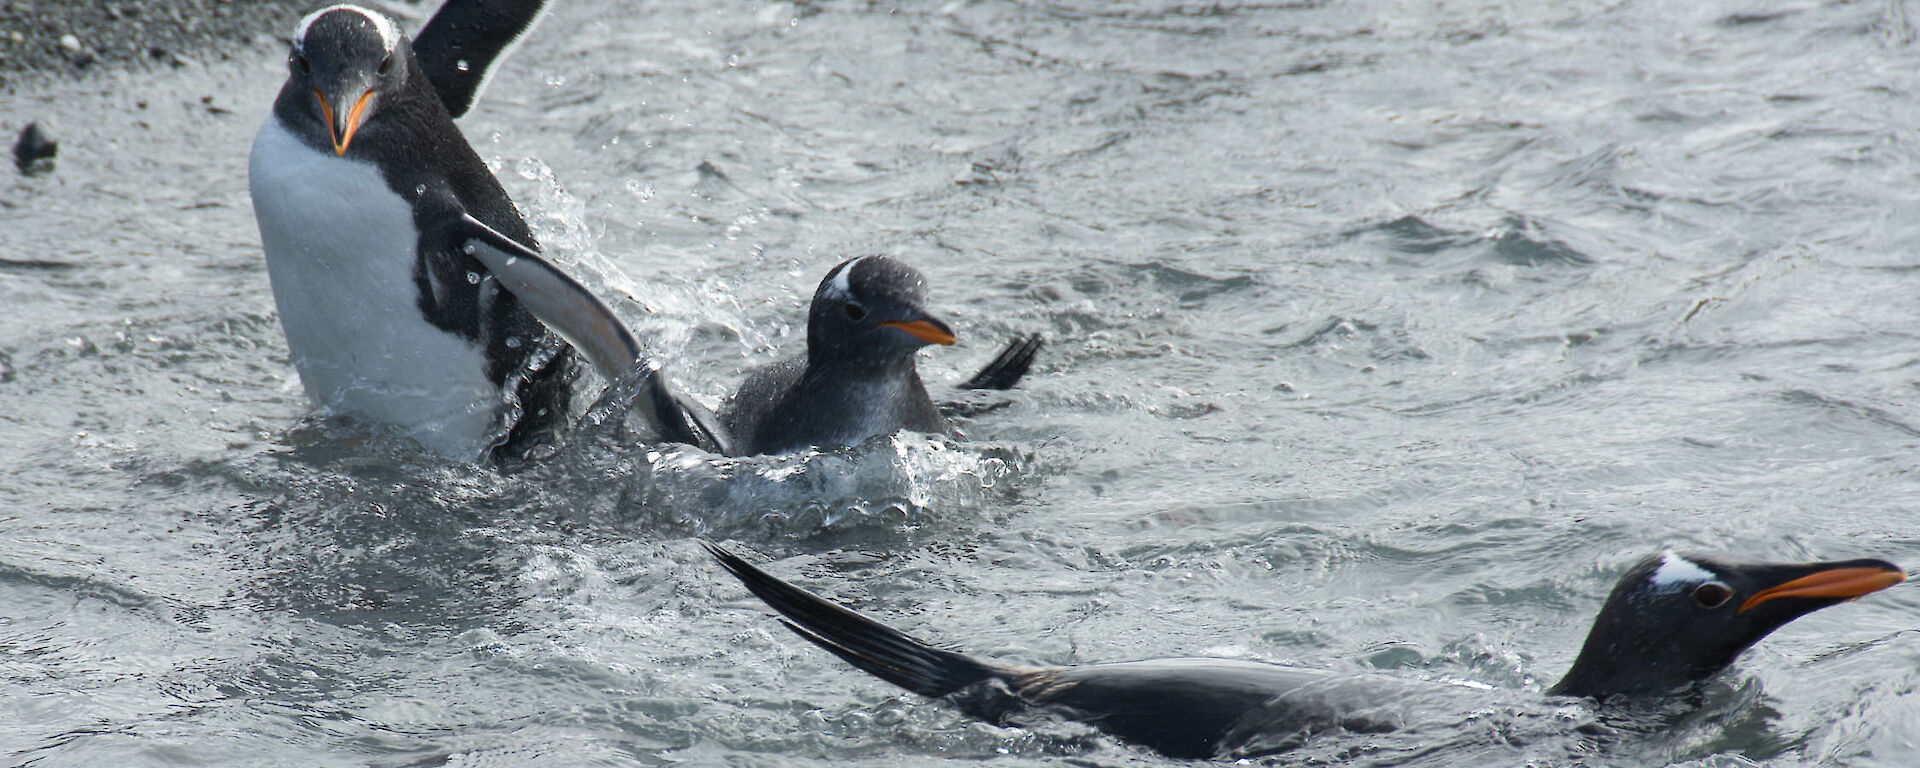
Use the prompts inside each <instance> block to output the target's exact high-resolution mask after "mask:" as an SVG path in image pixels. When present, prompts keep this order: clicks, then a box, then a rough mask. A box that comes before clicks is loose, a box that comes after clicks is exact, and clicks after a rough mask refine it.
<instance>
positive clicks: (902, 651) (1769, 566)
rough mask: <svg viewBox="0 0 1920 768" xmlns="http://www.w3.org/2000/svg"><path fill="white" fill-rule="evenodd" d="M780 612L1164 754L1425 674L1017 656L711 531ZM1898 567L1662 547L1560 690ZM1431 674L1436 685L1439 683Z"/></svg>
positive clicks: (1368, 701)
mask: <svg viewBox="0 0 1920 768" xmlns="http://www.w3.org/2000/svg"><path fill="white" fill-rule="evenodd" d="M706 547H707V550H708V551H709V552H711V553H712V554H713V556H714V557H715V558H718V559H719V561H720V564H721V565H722V566H724V567H725V568H726V569H727V570H728V571H729V572H731V573H732V574H733V575H734V576H736V577H738V578H739V579H740V581H741V583H743V584H745V585H746V587H747V590H748V591H750V592H752V593H753V594H754V596H756V597H758V598H760V599H761V600H762V601H764V602H765V603H766V604H767V605H768V606H770V607H772V608H773V609H774V610H776V611H778V612H780V614H781V615H782V616H784V617H786V618H785V620H783V621H782V622H781V623H782V624H785V625H786V626H787V628H788V629H791V630H793V631H794V633H795V634H798V635H799V636H800V637H802V638H804V639H806V640H807V641H808V642H811V643H813V644H815V645H818V646H820V647H821V648H824V649H826V650H827V651H828V652H830V653H832V654H834V655H835V656H839V657H840V658H841V659H843V660H845V661H846V662H847V663H849V664H852V665H853V666H855V667H858V668H859V669H861V670H863V671H865V672H867V673H869V674H872V675H874V676H875V677H878V678H880V679H882V680H886V681H887V682H890V683H893V684H894V685H898V686H900V687H902V688H905V689H907V690H909V691H913V692H914V693H918V694H921V695H923V696H930V697H939V696H948V695H951V694H961V695H959V696H955V699H956V700H957V701H959V703H961V705H962V706H963V707H966V708H967V710H968V712H969V714H973V715H975V716H979V717H985V718H988V719H993V720H999V719H1001V718H1003V717H1005V716H1006V715H1008V714H1011V713H1015V712H1019V711H1023V710H1044V711H1046V712H1050V713H1054V714H1056V715H1057V716H1060V717H1065V718H1069V719H1073V720H1079V721H1083V722H1086V723H1089V724H1092V725H1094V726H1095V727H1097V728H1100V729H1101V730H1103V731H1105V732H1107V733H1108V734H1111V735H1112V736H1114V737H1115V738H1118V739H1120V740H1123V741H1127V742H1131V743H1135V744H1139V745H1142V746H1145V747H1148V748H1150V749H1153V750H1155V751H1158V752H1161V753H1163V754H1166V755H1168V756H1171V757H1185V758H1205V757H1227V756H1232V757H1247V756H1257V755H1259V754H1269V753H1271V752H1273V751H1278V750H1277V749H1275V748H1273V747H1268V746H1265V745H1271V744H1295V743H1297V741H1298V738H1297V737H1299V736H1300V735H1301V734H1304V733H1313V732H1322V731H1326V730H1331V729H1333V728H1347V729H1348V730H1360V731H1365V730H1385V729H1391V728H1392V723H1390V722H1386V723H1365V722H1360V723H1356V722H1355V719H1356V718H1357V717H1359V718H1363V717H1364V714H1360V715H1357V714H1356V713H1366V712H1368V711H1369V710H1372V709H1384V708H1390V707H1391V706H1392V705H1393V702H1394V701H1395V700H1397V699H1399V698H1401V697H1405V696H1408V695H1409V691H1411V690H1412V686H1415V685H1422V684H1421V683H1420V682H1419V681H1408V680H1401V679H1397V678H1392V677H1388V676H1384V675H1341V674H1336V673H1332V672H1326V671H1320V670H1312V669H1302V668H1297V667H1286V666H1280V665H1277V664H1263V663H1259V662H1252V661H1243V660H1236V659H1152V660H1147V661H1129V662H1119V663H1111V664H1086V665H1074V666H1063V667H1021V666H1015V665H1011V664H1003V663H999V662H993V661H987V660H982V659H976V658H973V657H971V656H967V655H964V654H961V653H957V652H954V651H948V650H942V649H940V648H936V647H934V646H932V645H930V644H927V643H924V642H921V641H919V640H915V639H913V638H911V637H908V636H907V635H905V634H902V633H900V632H898V631H896V630H894V629H892V628H889V627H887V626H885V625H883V624H881V623H879V622H877V621H874V620H872V619H869V618H867V617H865V616H862V615H860V614H858V613H855V612H853V611H851V610H848V609H847V608H844V607H842V606H840V605H837V604H834V603H832V602H830V601H828V600H826V599H823V598H821V597H819V596H817V595H814V594H812V593H810V592H807V591H805V590H803V589H800V588H799V587H796V586H793V585H791V584H788V583H786V582H784V581H781V580H780V579H777V578H775V577H773V576H771V575H769V574H767V573H766V572H764V571H762V570H760V569H758V568H756V567H754V566H753V565H752V564H750V563H748V562H747V561H745V560H743V559H741V558H740V557H738V556H736V555H734V554H732V553H730V552H727V551H726V550H724V549H721V548H720V547H718V546H716V545H714V544H711V543H708V544H706ZM1905 579H1906V574H1905V572H1904V571H1902V570H1901V569H1900V568H1899V567H1898V566H1895V565H1894V564H1892V563H1888V562H1885V561H1881V560H1847V561H1841V562H1829V563H1803V564H1792V565H1790V564H1777V563H1757V562H1747V561H1740V560H1734V559H1729V558H1725V557H1718V556H1712V555H1704V554H1676V553H1673V552H1663V553H1660V554H1656V555H1653V556H1651V557H1648V558H1646V559H1644V560H1642V561H1640V562H1639V563H1638V564H1637V565H1635V566H1633V567H1632V568H1631V569H1628V571H1627V573H1626V574H1625V575H1623V576H1621V577H1620V580H1619V581H1618V582H1617V584H1616V585H1615V587H1614V589H1613V593H1612V594H1611V595H1609V596H1608V597H1607V601H1606V603H1605V605H1603V606H1602V607H1601V609H1600V614H1599V616H1597V617H1595V618H1594V622H1593V629H1592V631H1591V633H1590V634H1589V635H1588V637H1587V641H1586V644H1585V645H1584V646H1583V647H1582V648H1581V650H1580V655H1579V656H1578V657H1577V658H1576V659H1575V660H1574V663H1573V667H1572V669H1570V670H1569V671H1568V672H1567V675H1566V677H1565V678H1563V679H1561V681H1560V682H1559V683H1558V684H1556V685H1554V686H1553V687H1552V688H1550V689H1548V693H1549V694H1552V695H1558V696H1573V697H1585V698H1592V699H1598V700H1603V701H1605V700H1613V699H1615V698H1616V697H1647V696H1660V695H1666V694H1673V693H1679V692H1683V691H1685V690H1686V689H1688V688H1689V687H1691V686H1693V685H1694V684H1697V683H1699V682H1701V681H1703V680H1705V679H1706V678H1708V677H1711V676H1712V675H1714V674H1715V673H1717V672H1719V671H1720V670H1721V669H1724V668H1725V667H1726V666H1727V665H1729V664H1731V663H1733V660H1734V658H1735V657H1737V656H1739V655H1740V653H1741V652H1742V651H1744V650H1746V649H1747V647H1749V646H1751V645H1753V644H1754V643H1755V642H1757V641H1758V640H1760V638H1762V637H1765V636H1766V635H1767V634H1768V633H1769V632H1772V631H1773V630H1775V629H1778V628H1779V627H1780V626H1782V625H1784V624H1786V623H1787V622H1789V621H1792V620H1794V619H1795V618H1798V617H1800V616H1803V615H1805V614H1807V613H1810V612H1812V611H1815V610H1818V609H1820V608H1825V607H1827V606H1830V605H1834V604H1836V603H1840V602H1844V601H1847V600H1852V599H1854V598H1857V597H1860V596H1862V595H1866V594H1869V593H1872V592H1877V591H1879V590H1882V589H1885V588H1887V587H1890V586H1893V585H1894V584H1898V583H1900V582H1901V581H1904V580H1905ZM1433 685H1439V684H1433Z"/></svg>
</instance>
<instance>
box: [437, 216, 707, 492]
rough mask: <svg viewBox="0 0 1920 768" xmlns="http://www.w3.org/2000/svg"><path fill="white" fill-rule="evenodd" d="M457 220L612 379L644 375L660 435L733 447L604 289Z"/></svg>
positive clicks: (466, 243) (550, 322)
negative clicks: (603, 295)
mask: <svg viewBox="0 0 1920 768" xmlns="http://www.w3.org/2000/svg"><path fill="white" fill-rule="evenodd" d="M451 226H452V229H453V231H452V232H450V233H449V236H450V238H451V242H453V243H456V244H458V245H459V247H460V250H461V251H462V252H464V253H466V254H467V255H470V256H472V257H474V258H475V259H477V260H479V261H480V263H481V264H484V265H486V267H487V271H489V272H492V273H493V276H494V278H495V279H497V280H499V281H500V285H501V287H503V288H506V289H507V291H508V292H509V293H512V294H513V295H514V297H515V298H518V299H519V300H520V303H521V304H523V305H525V306H526V308H527V311H529V312H532V313H533V316H534V317H537V318H539V319H540V322H542V323H545V324H546V325H547V327H549V328H552V329H553V330H554V332H555V333H558V334H560V335H561V337H563V338H565V339H566V340H567V342H568V343H570V344H572V345H573V346H574V348H575V349H578V350H580V351H581V352H582V353H583V354H585V355H586V356H587V359H588V360H591V361H592V362H593V365H594V367H595V368H597V369H599V371H600V373H601V375H603V376H605V377H606V378H607V381H609V382H612V383H614V384H616V385H619V384H621V383H622V382H624V381H626V380H627V378H629V377H635V378H637V381H636V382H635V383H634V387H635V391H634V393H633V401H634V402H635V403H636V404H639V405H642V406H643V407H642V408H641V412H642V415H644V416H645V417H646V419H647V423H648V425H649V426H651V427H652V428H653V429H654V431H655V432H656V433H658V435H659V437H660V438H661V439H663V440H666V441H669V442H675V443H686V444H688V445H693V446H697V447H699V448H701V449H703V450H707V451H711V452H714V453H719V454H726V455H731V453H732V451H731V449H732V447H733V446H732V441H731V440H730V439H728V437H727V432H726V429H725V428H724V427H722V426H721V425H720V420H719V419H718V418H715V417H714V415H713V413H712V412H711V411H709V410H707V408H706V406H703V405H701V404H700V403H699V402H698V401H695V400H694V399H693V398H690V397H686V396H683V395H681V394H680V393H679V392H677V391H675V389H674V387H673V385H672V384H671V383H670V382H668V381H667V377H666V374H665V373H663V372H662V371H661V366H660V363H659V362H658V361H655V360H651V359H649V358H648V357H647V355H646V350H644V349H643V348H641V346H640V340H639V339H637V338H635V337H634V335H633V331H631V330H628V329H627V326H626V324H625V323H622V322H620V317H619V316H618V315H615V314H614V313H613V309H612V308H611V307H608V306H607V304H606V302H603V301H601V300H600V297H598V296H595V295H593V292H592V291H589V290H587V287H586V286H584V285H581V284H580V283H579V282H578V281H576V280H574V279H573V278H572V277H571V276H569V275H567V273H565V272H562V271H560V268H559V267H555V266H554V265H553V264H552V263H551V262H549V261H547V260H546V259H545V258H544V257H542V256H541V255H540V254H539V253H537V252H535V251H533V250H532V249H529V248H527V247H526V246H524V245H521V244H520V243H518V242H515V241H514V240H513V239H512V238H509V237H507V236H506V235H502V234H500V233H499V232H496V231H494V230H493V228H491V227H488V226H487V225H485V224H482V223H480V221H479V220H478V219H475V218H473V217H472V216H471V215H463V216H462V217H461V218H460V220H458V221H455V222H452V224H451ZM636 371H637V372H636Z"/></svg>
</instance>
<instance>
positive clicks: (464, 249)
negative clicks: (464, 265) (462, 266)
mask: <svg viewBox="0 0 1920 768" xmlns="http://www.w3.org/2000/svg"><path fill="white" fill-rule="evenodd" d="M473 251H474V247H473V243H466V244H464V245H462V246H460V252H461V253H464V254H466V255H468V256H472V255H473Z"/></svg>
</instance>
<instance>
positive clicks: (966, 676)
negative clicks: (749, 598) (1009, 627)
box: [700, 541, 1016, 697]
mask: <svg viewBox="0 0 1920 768" xmlns="http://www.w3.org/2000/svg"><path fill="white" fill-rule="evenodd" d="M700 543H701V544H703V545H705V546H706V548H707V552H708V553H709V554H712V555H713V557H714V559H716V560H719V561H720V565H721V567H724V568H726V569H727V571H728V572H729V573H732V574H733V575H734V577H735V578H738V579H739V580H740V583H741V584H743V585H745V586H746V588H747V591H748V592H752V593H753V595H754V597H758V598H760V600H761V602H764V603H766V604H767V607H769V608H772V609H774V610H776V611H779V612H780V615H781V616H784V617H786V618H785V619H783V620H782V621H781V622H780V623H782V624H785V625H786V626H787V629H791V630H793V633H794V634H796V635H799V636H801V637H803V638H805V639H806V640H807V642H810V643H813V644H814V645H817V646H820V647H821V648H824V649H826V650H827V652H828V653H831V654H833V655H835V656H838V657H840V658H841V659H843V660H845V661H846V662H847V663H848V664H852V665H853V666H855V667H858V668H859V669H860V670H862V671H864V672H866V673H867V674H870V675H873V676H874V677H878V678H880V679H882V680H885V681H887V682H889V683H893V684H894V685H897V686H900V687H902V688H905V689H907V690H909V691H913V692H914V693H917V694H920V695H922V696H929V697H937V696H945V695H947V694H950V693H953V692H955V691H958V690H960V689H962V688H965V687H967V686H970V685H973V684H975V683H979V682H983V681H985V680H988V679H991V678H995V677H1001V676H1005V675H1009V674H1012V673H1014V672H1016V670H1013V669H1012V668H1006V667H998V666H994V665H991V664H988V663H986V662H982V661H979V660H977V659H974V658H973V657H971V656H967V655H965V654H960V653H955V652H953V651H946V650H941V649H939V648H935V647H933V646H932V645H928V644H927V643H924V642H921V641H919V640H915V639H913V638H911V637H908V636H907V635H905V634H903V633H901V632H900V631H899V630H896V629H894V628H892V627H889V626H887V625H885V624H881V623H880V622H878V621H874V620H873V619H869V618H867V617H865V616H862V615H860V614H858V613H855V612H853V611H852V610H850V609H848V608H845V607H842V606H840V605H838V604H836V603H833V602H832V601H829V600H827V599H825V598H822V597H820V596H819V595H815V594H813V593H812V592H808V591H806V590H804V589H801V588H799V587H796V586H794V585H792V584H788V583H786V582H784V581H781V580H780V579H778V578H775V577H774V576H773V575H771V574H768V573H767V572H766V571H762V570H760V569H759V568H755V567H753V564H752V563H749V562H747V561H745V560H742V559H740V556H738V555H735V554H733V553H732V552H728V551H726V550H724V549H721V548H720V546H719V545H717V544H714V543H712V542H706V541H703V542H700Z"/></svg>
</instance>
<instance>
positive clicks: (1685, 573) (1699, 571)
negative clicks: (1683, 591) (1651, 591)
mask: <svg viewBox="0 0 1920 768" xmlns="http://www.w3.org/2000/svg"><path fill="white" fill-rule="evenodd" d="M1717 578H1719V577H1718V576H1716V575H1714V573H1713V571H1709V570H1707V569H1705V568H1702V567H1700V565H1699V564H1698V563H1695V562H1693V561H1692V560H1688V559H1686V558H1684V557H1681V556H1679V555H1676V554H1674V553H1672V552H1668V553H1666V554H1664V555H1662V556H1661V558H1660V567H1659V568H1655V569H1654V571H1653V575H1652V576H1650V577H1648V578H1647V582H1648V583H1650V584H1652V585H1653V586H1654V587H1655V588H1657V589H1663V590H1666V589H1677V588H1680V587H1682V586H1686V585H1689V584H1703V583H1706V582H1709V581H1713V580H1714V579H1717Z"/></svg>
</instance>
